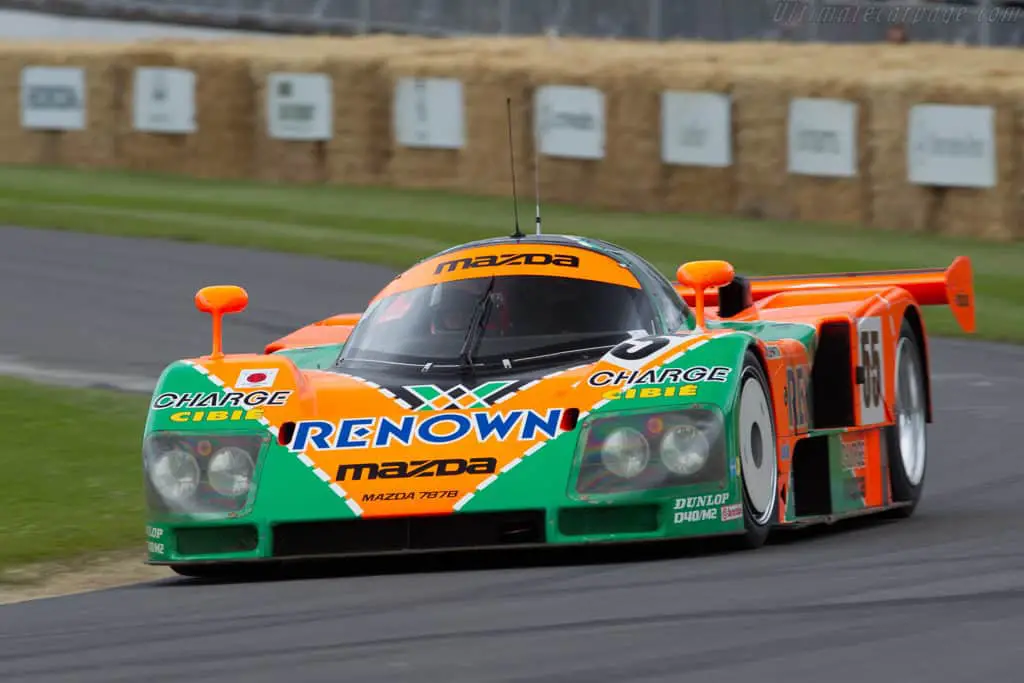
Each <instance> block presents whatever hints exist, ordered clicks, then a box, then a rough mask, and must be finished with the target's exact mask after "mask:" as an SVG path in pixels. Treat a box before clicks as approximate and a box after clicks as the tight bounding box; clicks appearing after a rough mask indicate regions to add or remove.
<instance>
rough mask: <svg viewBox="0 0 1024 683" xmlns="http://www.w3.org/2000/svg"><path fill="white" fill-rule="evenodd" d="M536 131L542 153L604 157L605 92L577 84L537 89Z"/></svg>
mask: <svg viewBox="0 0 1024 683" xmlns="http://www.w3.org/2000/svg"><path fill="white" fill-rule="evenodd" d="M534 117H535V118H534V131H535V133H536V136H537V140H538V144H539V149H540V152H541V154H544V155H547V156H552V157H565V158H569V159H603V158H604V146H605V102H604V93H603V92H601V91H600V90H598V89H597V88H591V87H586V86H577V85H546V86H542V87H540V88H537V92H536V95H535V100H534Z"/></svg>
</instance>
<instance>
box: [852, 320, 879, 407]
mask: <svg viewBox="0 0 1024 683" xmlns="http://www.w3.org/2000/svg"><path fill="white" fill-rule="evenodd" d="M857 365H859V366H861V367H862V368H864V383H863V384H861V385H860V387H859V389H860V423H861V424H862V425H871V424H877V423H879V422H884V421H885V345H884V344H883V343H882V319H881V318H861V319H860V320H858V321H857Z"/></svg>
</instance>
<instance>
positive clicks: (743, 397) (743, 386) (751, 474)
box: [736, 350, 779, 549]
mask: <svg viewBox="0 0 1024 683" xmlns="http://www.w3.org/2000/svg"><path fill="white" fill-rule="evenodd" d="M736 437H737V438H736V442H737V444H738V446H739V475H740V480H741V482H742V487H741V488H742V493H743V524H744V527H745V529H746V531H745V533H744V534H743V536H742V537H740V546H741V547H743V548H750V549H753V548H758V547H760V546H762V545H764V543H765V541H766V540H767V539H768V533H769V532H770V531H771V528H772V526H773V525H774V522H775V517H776V516H777V514H778V500H779V497H778V483H779V461H778V456H777V452H776V434H775V416H774V413H773V411H772V403H771V392H770V391H769V385H768V379H767V377H765V374H764V370H763V369H762V368H761V363H760V362H759V361H758V359H757V356H756V355H754V353H753V352H752V351H749V350H748V351H747V353H746V356H745V357H744V359H743V370H742V372H741V374H740V384H739V398H738V400H737V402H736Z"/></svg>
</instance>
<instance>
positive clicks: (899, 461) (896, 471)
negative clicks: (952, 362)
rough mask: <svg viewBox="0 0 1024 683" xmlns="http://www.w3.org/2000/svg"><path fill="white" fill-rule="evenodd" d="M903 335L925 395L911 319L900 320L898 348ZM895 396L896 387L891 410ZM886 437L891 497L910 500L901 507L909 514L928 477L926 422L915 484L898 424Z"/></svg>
mask: <svg viewBox="0 0 1024 683" xmlns="http://www.w3.org/2000/svg"><path fill="white" fill-rule="evenodd" d="M904 339H907V340H908V341H909V342H910V343H909V345H908V346H909V351H910V352H911V353H913V354H914V357H915V359H916V361H917V367H918V370H919V371H920V374H919V381H920V383H921V384H920V386H919V387H918V389H919V390H920V391H921V395H922V396H925V397H926V396H927V393H926V391H927V386H926V385H925V381H924V378H925V373H926V372H927V370H926V368H925V366H924V359H923V358H922V357H921V352H920V347H919V346H918V340H917V335H916V334H914V329H913V327H911V325H910V323H909V322H907V321H906V320H904V321H903V324H902V326H901V327H900V336H899V339H897V340H896V348H897V349H899V345H900V343H901V342H902V341H903V340H904ZM898 360H899V359H898V354H897V357H896V358H894V359H893V368H894V370H893V372H894V373H895V377H896V378H898V377H899V371H900V369H899V363H898ZM893 386H894V387H895V386H896V381H894V382H893ZM898 400H899V392H898V390H897V391H896V392H895V396H894V397H893V412H894V413H895V406H896V401H898ZM896 419H897V424H898V419H899V418H898V416H897V418H896ZM885 440H886V450H887V452H888V464H889V483H890V485H891V486H892V501H893V502H894V503H910V505H909V507H908V508H904V509H905V510H907V513H908V514H909V512H911V511H913V509H914V508H915V507H917V503H918V501H919V500H920V498H921V492H922V491H923V490H924V483H925V480H926V479H927V476H928V456H927V454H928V429H927V424H926V425H925V433H924V442H925V460H924V469H923V470H922V472H921V481H920V482H919V483H918V484H917V485H916V486H915V485H914V484H912V483H910V479H909V477H908V476H907V471H906V468H905V467H904V464H903V454H902V452H901V449H900V437H899V429H898V426H897V425H896V424H894V425H893V426H891V427H888V428H887V429H886V430H885Z"/></svg>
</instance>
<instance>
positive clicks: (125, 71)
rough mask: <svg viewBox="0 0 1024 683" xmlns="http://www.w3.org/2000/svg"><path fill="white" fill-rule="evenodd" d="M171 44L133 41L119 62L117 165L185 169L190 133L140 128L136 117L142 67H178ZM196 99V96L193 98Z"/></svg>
mask: <svg viewBox="0 0 1024 683" xmlns="http://www.w3.org/2000/svg"><path fill="white" fill-rule="evenodd" d="M174 67H175V59H174V52H173V49H172V47H171V46H170V45H149V44H145V43H141V44H137V45H132V46H131V47H129V49H128V50H126V51H125V52H124V53H123V54H122V55H120V57H119V59H118V62H117V78H118V81H119V84H120V85H119V87H118V89H117V95H116V96H117V144H116V150H117V165H118V167H120V168H125V169H129V170H133V171H145V172H157V173H182V172H183V171H184V170H185V169H186V163H185V162H186V160H187V159H188V155H189V151H190V150H189V149H188V148H189V145H188V138H187V136H186V135H172V134H166V133H160V132H153V131H147V130H138V129H137V128H136V125H135V124H136V121H135V105H136V97H137V96H138V97H145V96H146V93H137V92H136V88H137V87H138V86H139V83H138V81H137V80H136V75H137V73H138V70H139V69H147V68H174ZM193 102H194V99H193Z"/></svg>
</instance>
